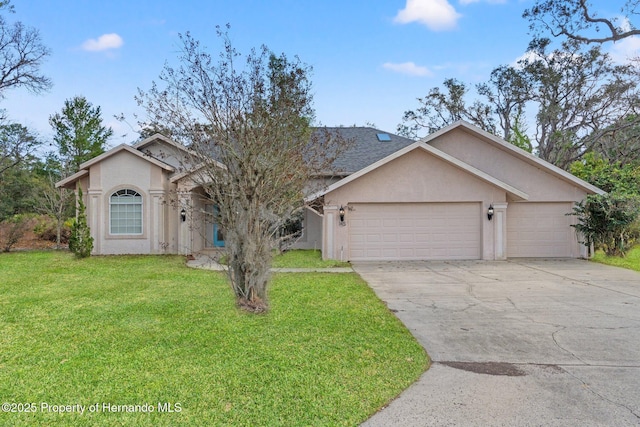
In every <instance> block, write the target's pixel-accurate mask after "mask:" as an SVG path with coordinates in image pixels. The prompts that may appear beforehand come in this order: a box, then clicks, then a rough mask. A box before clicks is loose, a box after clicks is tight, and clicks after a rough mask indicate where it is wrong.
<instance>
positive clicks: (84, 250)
mask: <svg viewBox="0 0 640 427" xmlns="http://www.w3.org/2000/svg"><path fill="white" fill-rule="evenodd" d="M85 209H86V208H85V206H84V202H83V201H82V189H80V188H79V189H78V216H77V218H76V219H75V221H74V222H73V225H72V226H71V236H70V237H69V250H70V251H71V252H73V253H74V254H75V255H76V258H87V257H88V256H90V255H91V251H92V250H93V237H91V230H90V229H89V226H88V225H87V215H86V213H85Z"/></svg>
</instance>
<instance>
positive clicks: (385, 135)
mask: <svg viewBox="0 0 640 427" xmlns="http://www.w3.org/2000/svg"><path fill="white" fill-rule="evenodd" d="M376 136H377V137H378V141H380V142H385V141H391V137H390V136H389V134H388V133H377V134H376Z"/></svg>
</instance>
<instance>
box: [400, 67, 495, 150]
mask: <svg viewBox="0 0 640 427" xmlns="http://www.w3.org/2000/svg"><path fill="white" fill-rule="evenodd" d="M443 85H444V87H445V89H446V92H443V91H442V90H440V88H439V87H435V88H432V89H431V90H429V93H428V94H427V96H425V97H424V98H418V102H419V103H420V104H421V105H420V106H419V107H418V108H416V109H415V110H408V111H405V113H404V115H403V117H402V123H401V124H399V125H398V128H397V131H398V133H399V134H400V135H403V136H406V137H408V138H418V137H419V136H420V132H421V131H422V130H424V129H426V130H427V132H428V133H433V132H435V131H437V130H438V129H441V128H443V127H445V126H448V125H450V124H452V123H454V122H456V121H458V120H466V121H468V122H471V123H473V124H474V125H476V126H478V127H480V128H482V129H484V130H486V131H487V132H491V133H495V131H496V129H495V122H494V118H493V116H492V111H491V107H490V106H489V105H487V104H484V103H482V102H480V101H475V102H474V103H473V104H472V105H470V106H469V105H467V103H466V100H465V96H466V94H467V92H468V91H469V88H468V87H467V86H466V85H465V84H464V83H463V82H461V81H459V80H456V79H446V80H445V81H444V83H443Z"/></svg>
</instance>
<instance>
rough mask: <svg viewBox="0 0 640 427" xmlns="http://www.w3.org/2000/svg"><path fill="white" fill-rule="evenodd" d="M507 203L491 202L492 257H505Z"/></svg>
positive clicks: (502, 258) (503, 258) (501, 258)
mask: <svg viewBox="0 0 640 427" xmlns="http://www.w3.org/2000/svg"><path fill="white" fill-rule="evenodd" d="M507 205H508V203H506V202H497V203H493V241H494V245H493V247H494V259H496V260H505V259H507Z"/></svg>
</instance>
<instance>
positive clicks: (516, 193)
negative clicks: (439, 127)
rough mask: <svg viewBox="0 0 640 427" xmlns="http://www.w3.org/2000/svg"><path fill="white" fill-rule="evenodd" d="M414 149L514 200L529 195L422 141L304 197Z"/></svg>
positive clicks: (334, 188) (326, 190)
mask: <svg viewBox="0 0 640 427" xmlns="http://www.w3.org/2000/svg"><path fill="white" fill-rule="evenodd" d="M414 150H423V151H425V152H427V153H429V154H430V155H432V156H434V157H436V158H438V159H440V160H442V161H444V162H446V163H448V164H450V165H452V166H455V167H456V168H458V169H461V170H463V171H465V172H466V173H469V174H470V175H472V176H474V177H476V178H478V179H480V180H481V181H484V182H486V183H488V184H491V185H494V186H496V187H498V188H500V189H502V190H504V191H506V192H507V193H508V194H509V195H511V197H512V198H514V199H515V200H527V199H528V198H529V195H528V194H527V193H525V192H524V191H521V190H519V189H517V188H515V187H513V186H511V185H509V184H507V183H505V182H502V181H500V180H498V179H496V178H494V177H492V176H491V175H489V174H487V173H485V172H482V171H481V170H479V169H476V168H474V167H473V166H471V165H469V164H467V163H465V162H463V161H461V160H458V159H456V158H455V157H453V156H450V155H449V154H447V153H445V152H443V151H440V150H438V149H437V148H434V147H432V146H430V145H427V144H425V143H423V142H420V141H418V142H414V143H413V144H411V145H410V146H407V147H405V148H403V149H401V150H398V151H396V152H395V153H393V154H391V155H389V156H387V157H385V158H383V159H381V160H379V161H377V162H375V163H373V164H371V165H369V166H367V167H365V168H363V169H361V170H359V171H358V172H356V173H354V174H351V175H349V176H348V177H346V178H344V179H341V180H340V181H338V182H336V183H334V184H332V185H330V186H329V187H327V188H326V189H325V190H323V191H320V192H317V193H314V194H312V195H310V196H308V197H307V198H305V200H306V201H312V200H315V199H317V198H318V197H321V196H324V195H325V194H327V193H330V192H332V191H334V190H336V189H338V188H340V187H342V186H345V185H347V184H349V183H350V182H353V181H355V180H357V179H358V178H360V177H362V176H364V175H366V174H368V173H370V172H372V171H374V170H376V169H378V168H380V167H381V166H383V165H385V164H387V163H389V162H392V161H393V160H395V159H397V158H399V157H401V156H404V155H405V154H408V153H410V152H412V151H414Z"/></svg>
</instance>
